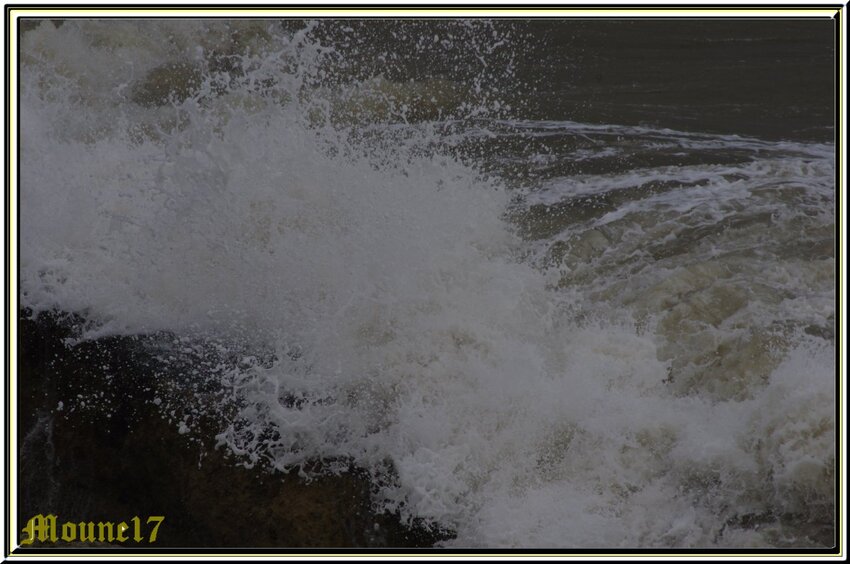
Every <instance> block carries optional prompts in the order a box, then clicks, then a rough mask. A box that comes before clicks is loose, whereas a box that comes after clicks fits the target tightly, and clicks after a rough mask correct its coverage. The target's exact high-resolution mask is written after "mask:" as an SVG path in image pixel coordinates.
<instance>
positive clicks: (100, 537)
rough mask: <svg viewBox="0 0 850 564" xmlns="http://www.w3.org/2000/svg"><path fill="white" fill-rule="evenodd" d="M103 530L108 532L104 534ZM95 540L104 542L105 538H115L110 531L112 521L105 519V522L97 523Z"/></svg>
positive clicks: (111, 539) (110, 539) (110, 540)
mask: <svg viewBox="0 0 850 564" xmlns="http://www.w3.org/2000/svg"><path fill="white" fill-rule="evenodd" d="M104 530H105V531H107V532H108V533H109V535H108V536H105V535H104V534H103V532H104ZM97 540H99V541H100V542H104V541H107V540H108V541H109V542H112V541H114V540H115V533H114V532H113V531H112V523H110V522H108V521H107V522H106V523H98V524H97Z"/></svg>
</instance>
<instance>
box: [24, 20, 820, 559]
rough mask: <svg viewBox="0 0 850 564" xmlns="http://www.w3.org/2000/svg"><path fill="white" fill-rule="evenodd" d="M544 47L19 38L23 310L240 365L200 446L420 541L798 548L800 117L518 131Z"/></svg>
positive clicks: (498, 42) (487, 28) (580, 55)
mask: <svg viewBox="0 0 850 564" xmlns="http://www.w3.org/2000/svg"><path fill="white" fill-rule="evenodd" d="M546 25H547V26H548V27H547V28H546V30H545V33H543V32H540V33H536V31H535V29H534V26H530V25H525V24H523V25H520V23H517V24H516V25H511V24H510V22H496V23H491V22H486V21H480V20H476V21H468V22H464V21H442V22H424V21H422V22H417V21H408V22H387V21H383V22H379V21H376V22H331V21H328V20H325V21H322V22H279V21H250V20H242V21H231V22H227V21H221V20H218V21H182V20H170V21H165V20H162V21H132V20H125V21H117V20H105V21H85V20H73V21H65V22H50V21H44V22H42V23H40V24H29V25H27V27H26V30H25V33H24V34H23V35H22V39H21V98H20V102H21V114H20V124H21V129H20V142H21V172H20V175H21V178H20V182H21V184H20V202H21V209H20V225H21V232H20V243H21V247H20V278H21V305H22V307H29V308H32V309H33V310H36V311H38V310H44V309H50V308H59V309H62V310H65V311H73V312H79V313H83V314H84V315H86V316H87V317H88V318H89V319H90V320H92V321H93V322H94V323H93V325H92V326H91V329H90V331H89V333H88V334H87V335H86V336H87V337H91V338H94V337H98V336H102V335H110V334H126V333H137V332H154V331H169V332H171V333H172V334H177V335H181V336H184V337H185V338H187V339H190V340H194V339H197V340H199V341H203V340H205V339H206V340H210V339H213V340H215V342H217V343H220V344H221V345H219V346H224V347H225V348H226V347H228V346H231V345H228V343H232V347H233V350H234V351H240V355H241V354H243V351H247V352H244V358H242V360H241V361H240V362H239V363H238V365H236V366H233V367H230V368H227V369H226V370H223V369H222V370H211V371H210V373H209V374H208V375H206V376H205V377H207V378H216V379H220V380H221V381H222V384H223V385H225V386H228V389H232V399H233V403H232V405H236V406H237V407H238V412H236V413H234V412H233V410H232V409H230V410H228V409H222V420H221V434H220V436H219V438H220V440H221V443H222V446H223V448H229V449H231V450H232V451H233V452H235V453H237V454H238V455H239V456H241V457H242V460H244V461H246V462H247V463H249V464H253V463H257V462H262V463H264V464H269V465H271V466H273V467H276V468H278V469H281V470H287V471H289V470H292V469H296V468H298V469H299V470H300V471H301V472H306V470H305V468H307V467H309V466H304V463H305V462H309V461H313V460H317V459H324V460H327V461H331V463H330V464H329V466H326V468H330V469H333V468H334V466H333V461H353V462H354V463H355V464H357V465H359V466H361V467H363V468H366V469H367V470H369V471H370V472H371V473H372V475H373V478H374V482H375V483H376V484H378V485H379V489H378V490H377V491H376V492H375V493H374V501H375V504H376V508H378V509H387V510H393V511H399V512H401V514H402V516H403V517H404V518H407V519H421V520H424V521H425V522H428V523H432V524H434V525H436V526H440V527H443V528H445V529H447V530H451V531H452V532H453V533H454V536H453V538H452V539H451V540H448V541H445V543H443V544H444V545H446V546H449V547H464V546H475V547H481V546H484V547H568V548H569V547H584V548H589V547H765V546H823V545H831V544H832V537H833V527H834V522H835V521H834V511H835V503H834V496H835V473H834V466H835V412H834V408H835V393H836V392H835V361H834V358H835V335H834V325H835V316H834V314H835V284H836V280H835V256H834V254H835V253H834V248H835V232H834V231H835V224H834V217H835V209H834V206H835V190H836V188H835V162H834V145H833V144H832V142H831V141H830V138H831V130H830V129H829V127H828V125H829V121H828V120H827V126H826V127H820V128H818V127H819V126H820V125H822V124H821V122H822V121H823V120H820V121H818V119H820V118H818V119H814V120H813V121H814V122H817V123H813V124H810V125H813V128H810V129H809V130H807V131H808V133H805V132H804V133H800V132H799V131H797V132H796V133H795V132H794V131H791V130H790V129H789V131H791V133H789V134H788V135H783V134H777V132H776V128H775V127H774V128H769V127H768V128H765V129H764V133H765V134H764V135H759V130H758V127H756V126H755V125H753V123H749V122H747V121H746V118H743V117H742V119H741V124H742V125H741V130H735V129H729V127H727V126H728V123H726V122H724V121H723V120H722V119H721V120H719V122H718V125H717V127H705V128H700V127H699V124H700V123H701V122H699V121H697V122H696V127H690V128H689V127H684V125H687V124H686V123H685V122H683V121H682V120H685V121H687V119H686V114H687V111H688V110H687V108H686V107H685V106H686V104H685V102H682V108H681V111H678V110H676V108H675V107H673V108H672V109H671V104H670V103H669V102H668V101H664V102H663V103H661V102H659V104H658V106H657V107H656V110H657V111H655V114H656V115H660V116H661V117H660V118H659V119H658V120H657V121H656V122H652V121H647V120H645V119H644V118H645V116H646V115H648V114H647V112H648V113H649V114H652V113H653V110H652V107H648V106H646V105H640V104H636V105H632V106H628V104H626V105H623V107H626V106H628V108H631V109H628V108H626V110H628V111H626V110H624V113H622V114H621V115H622V116H623V120H622V121H620V122H617V121H613V120H610V119H608V120H606V119H589V118H587V116H588V115H589V114H588V110H587V108H586V107H585V108H584V109H582V108H580V107H578V106H576V107H575V111H574V112H572V113H570V110H569V104H567V103H566V102H563V101H562V102H561V103H560V104H554V103H553V104H552V105H551V111H550V112H549V114H548V115H547V113H546V108H547V106H548V105H549V104H550V101H551V100H556V99H559V95H558V92H559V90H558V89H557V88H562V87H560V86H559V87H557V88H556V87H555V86H553V84H555V83H556V82H557V81H556V80H555V77H554V75H553V76H552V77H549V76H547V75H546V72H548V71H547V70H546V69H547V68H550V67H551V68H553V69H555V68H557V69H559V70H558V71H557V72H558V73H559V74H558V75H557V76H558V77H559V78H558V79H559V80H561V83H562V82H569V77H570V76H572V75H575V76H576V77H577V78H576V80H579V78H580V76H581V73H582V72H584V71H582V68H580V67H581V65H582V64H590V62H592V61H591V59H593V57H591V56H590V55H589V53H588V52H587V51H581V50H580V49H578V48H576V51H575V52H574V53H571V52H569V51H568V50H565V49H564V48H563V47H564V45H561V44H559V45H560V46H550V47H549V48H547V47H546V45H547V41H554V39H553V37H555V38H562V39H563V37H568V38H569V37H574V36H573V35H571V31H570V30H571V29H572V28H570V27H569V26H567V25H565V27H564V28H563V29H560V28H558V24H557V22H555V23H552V22H547V23H546ZM582 29H585V28H582ZM559 30H560V31H559ZM579 31H581V30H579ZM739 31H741V30H739ZM556 32H557V33H556ZM585 32H586V29H585ZM736 33H737V31H736ZM575 37H578V36H577V35H576V36H575ZM828 37H831V36H829V35H828ZM562 39H561V40H562ZM762 39H764V38H762ZM745 40H746V37H743V38H742V37H738V36H735V37H733V38H732V39H730V41H737V42H738V43H736V45H747V43H746V41H745ZM647 41H650V38H649V37H648V36H647ZM753 41H755V40H753ZM562 43H563V40H562ZM715 43H716V44H718V45H726V43H723V42H722V41H717V42H715ZM715 43H712V45H714V44H715ZM568 44H569V41H567V42H566V45H568ZM541 46H542V47H541ZM556 47H557V48H556ZM534 49H537V50H536V51H534ZM529 50H531V51H529ZM528 52H534V53H536V54H537V55H535V56H540V53H548V54H549V55H551V60H550V61H549V63H548V65H549V66H547V63H545V62H540V63H538V64H537V66H535V67H534V69H533V72H532V71H531V70H529V68H530V67H528V65H526V64H525V63H524V61H525V62H527V53H528ZM524 57H526V58H524ZM741 58H744V55H742V56H741ZM648 67H649V65H648ZM776 68H777V70H776V72H777V73H780V74H782V72H783V70H782V67H781V66H777V67H776ZM551 72H553V73H554V72H555V71H554V70H553V71H551ZM623 72H625V70H624V71H623ZM646 72H647V73H650V69H649V68H647V71H646ZM783 76H784V75H783ZM625 78H627V77H625V75H624V80H625ZM561 83H558V84H561ZM685 83H686V81H685V79H684V78H683V79H682V84H685ZM566 88H567V87H563V88H562V91H563V92H565V93H564V95H563V98H564V99H567V98H569V97H570V96H575V92H576V91H575V90H571V91H569V92H567V90H564V89H566ZM673 90H674V91H675V89H673ZM636 92H637V91H636ZM599 95H600V96H604V94H599ZM635 96H637V97H639V96H640V95H639V93H636V94H635ZM659 96H660V97H663V96H661V95H659ZM614 98H616V97H614ZM614 98H611V99H609V100H608V101H606V102H605V104H602V103H601V102H600V105H599V106H598V107H602V108H603V110H600V111H602V113H603V114H604V116H608V117H609V118H610V115H611V112H613V111H615V110H616V108H617V107H618V106H617V103H616V100H615V99H614ZM659 99H660V98H659ZM765 103H768V102H765ZM825 103H827V104H829V103H831V102H829V101H827V102H825ZM637 106H640V108H638V109H635V108H636V107H637ZM718 107H719V106H718ZM611 108H614V110H612V109H611ZM722 111H723V110H721V109H717V108H714V109H711V108H709V109H708V110H706V112H707V113H708V114H711V113H712V112H720V113H722ZM812 111H813V112H814V110H812ZM635 112H637V113H635ZM827 113H828V112H827ZM604 116H603V117H604ZM665 116H670V119H669V120H667V121H665V120H666V119H667V118H666V117H665ZM683 116H684V117H683ZM598 117H599V116H597V118H598ZM727 117H728V116H727ZM579 118H581V119H579ZM586 118H587V119H586ZM776 119H784V118H780V117H779V116H777V118H776ZM677 120H678V121H677ZM791 121H793V120H791V119H790V118H789V123H791ZM798 121H800V120H798ZM803 121H805V120H803ZM618 123H619V124H618ZM705 123H708V122H705ZM795 123H796V122H795ZM795 127H796V125H795ZM803 129H804V128H803V127H802V126H801V128H800V131H802V130H803ZM708 130H710V131H713V132H708V133H707V132H705V131H708ZM813 131H814V133H812V132H813ZM232 405H231V407H232ZM175 425H179V426H180V430H181V432H191V430H192V420H191V419H183V420H180V421H179V422H175ZM340 464H344V465H347V462H344V463H340Z"/></svg>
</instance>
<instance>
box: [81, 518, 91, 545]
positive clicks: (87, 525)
mask: <svg viewBox="0 0 850 564" xmlns="http://www.w3.org/2000/svg"><path fill="white" fill-rule="evenodd" d="M86 529H88V532H86ZM80 540H81V541H83V542H94V523H92V522H91V521H89V522H88V523H80Z"/></svg>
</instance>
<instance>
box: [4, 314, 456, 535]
mask: <svg viewBox="0 0 850 564" xmlns="http://www.w3.org/2000/svg"><path fill="white" fill-rule="evenodd" d="M83 323H84V320H83V319H82V318H80V317H77V316H72V315H67V314H62V313H57V312H50V313H42V314H40V315H38V316H32V315H31V314H30V312H23V313H22V316H21V320H20V324H19V328H20V333H19V334H20V349H19V359H20V374H19V378H18V382H19V386H20V402H19V429H20V436H19V441H20V443H19V444H20V445H21V447H20V458H19V460H20V475H19V481H18V484H19V496H20V497H19V499H20V512H19V519H20V521H21V523H26V522H27V521H28V520H29V519H30V518H31V517H33V516H35V515H38V514H44V515H47V514H54V515H57V516H58V520H59V521H60V522H64V521H74V522H80V521H94V522H101V521H112V522H120V521H126V520H128V519H131V518H132V517H133V516H140V517H141V518H142V520H143V521H144V520H146V519H147V517H148V516H150V515H162V516H164V517H165V520H164V522H163V524H162V526H161V527H160V529H159V533H158V538H157V540H156V543H155V547H160V548H161V547H166V546H171V547H182V546H204V547H376V546H396V547H421V546H432V545H433V544H434V543H435V542H437V541H438V540H440V539H443V538H447V537H448V536H449V535H448V533H446V532H445V531H432V530H430V529H428V528H426V527H424V526H413V527H408V526H406V525H404V524H402V523H401V521H400V520H399V518H398V516H397V515H392V514H387V513H378V512H376V511H374V510H373V508H372V502H371V497H370V493H371V491H372V490H373V488H374V487H375V486H374V484H372V483H371V482H370V478H369V476H368V475H367V474H366V473H365V472H364V471H362V470H360V469H358V468H356V467H355V466H353V465H351V466H350V468H349V471H348V472H346V473H343V474H341V475H320V477H319V478H316V479H313V480H312V481H307V480H305V479H302V478H300V477H299V476H298V473H297V472H293V473H290V474H286V475H284V474H281V473H274V472H271V471H270V470H269V469H266V468H262V467H260V466H259V465H258V466H256V467H254V468H252V469H246V468H245V467H244V466H242V465H240V464H239V461H238V460H237V459H235V457H233V456H232V455H230V454H229V453H228V452H227V451H225V450H224V449H216V447H215V434H216V433H217V432H218V431H219V427H220V425H221V421H220V420H217V419H220V417H221V415H222V414H221V411H220V410H219V411H214V410H212V409H210V410H207V411H205V402H209V404H210V405H212V404H216V405H217V404H218V400H219V399H220V398H219V395H218V394H221V393H223V391H222V390H220V389H217V387H216V385H215V384H210V383H209V381H215V380H216V379H215V378H208V379H207V380H208V381H207V382H205V381H204V378H203V373H204V370H207V369H209V366H212V365H214V364H217V365H221V364H222V363H224V364H227V363H228V362H236V360H235V359H233V358H229V357H227V356H226V354H223V353H215V352H211V351H215V350H217V349H216V347H214V346H210V347H208V348H204V346H203V344H201V345H195V346H194V347H191V346H187V347H175V346H173V345H172V343H174V342H181V340H180V339H177V338H175V337H174V336H173V335H170V334H153V335H137V336H116V337H104V338H100V339H96V340H91V341H78V340H76V339H75V336H76V334H77V333H78V332H79V329H80V327H81V326H82V325H83ZM181 350H182V351H184V352H183V353H182V354H183V356H182V357H181V356H180V354H181V353H180V352H179V351H181ZM185 351H189V352H185ZM216 355H218V356H216ZM205 359H206V360H205ZM166 360H167V361H168V362H166ZM205 363H206V364H205ZM198 368H201V370H197V369H198ZM193 371H195V372H198V373H199V374H201V376H197V375H194V374H193ZM162 398H166V401H167V402H170V403H163V401H162ZM166 405H167V406H169V407H165V408H164V406H166ZM181 409H182V411H181ZM169 410H170V411H171V412H170V413H169ZM187 419H190V420H191V423H192V432H191V433H185V428H182V426H178V425H176V424H175V421H186V420H187ZM315 464H316V465H319V466H320V465H321V464H322V462H321V461H316V463H315ZM33 546H36V545H33ZM47 546H51V547H52V546H56V547H57V548H61V544H56V545H53V544H49V545H47ZM153 546H154V545H150V544H147V541H146V540H145V541H143V542H142V543H140V544H136V543H134V542H129V543H124V544H123V547H125V548H126V547H153Z"/></svg>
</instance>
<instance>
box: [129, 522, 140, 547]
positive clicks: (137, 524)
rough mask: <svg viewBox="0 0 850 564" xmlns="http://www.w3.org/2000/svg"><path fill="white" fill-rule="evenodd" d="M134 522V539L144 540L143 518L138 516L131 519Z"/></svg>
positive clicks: (137, 540)
mask: <svg viewBox="0 0 850 564" xmlns="http://www.w3.org/2000/svg"><path fill="white" fill-rule="evenodd" d="M130 521H132V522H133V529H134V532H135V534H134V535H133V540H134V541H136V542H142V520H141V519H139V517H138V516H136V517H133V518H132V519H130Z"/></svg>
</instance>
